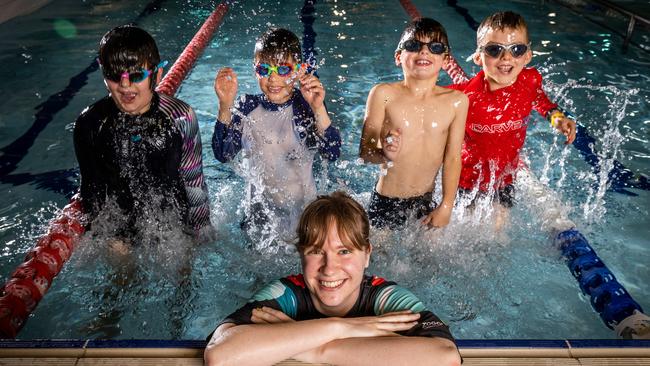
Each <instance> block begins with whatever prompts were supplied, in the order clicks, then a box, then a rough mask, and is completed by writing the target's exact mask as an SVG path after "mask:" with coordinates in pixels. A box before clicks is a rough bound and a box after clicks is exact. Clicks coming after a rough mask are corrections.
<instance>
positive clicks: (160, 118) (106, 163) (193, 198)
mask: <svg viewBox="0 0 650 366" xmlns="http://www.w3.org/2000/svg"><path fill="white" fill-rule="evenodd" d="M99 62H100V65H101V70H102V74H103V76H104V82H105V84H106V87H107V88H108V91H109V95H108V96H106V97H104V98H103V99H101V100H99V101H98V102H96V103H94V104H93V105H91V106H89V107H88V108H86V109H85V110H84V111H83V112H82V113H81V115H80V116H79V118H78V119H77V121H76V123H75V127H74V146H75V153H76V155H77V160H78V161H79V169H80V173H81V188H80V194H81V199H82V205H83V210H84V213H85V215H86V218H87V221H88V223H89V224H90V223H91V222H92V221H93V220H94V219H95V218H96V217H97V216H98V215H99V214H100V213H101V212H102V211H103V210H104V209H105V208H106V207H107V205H108V204H109V202H112V203H114V204H115V205H116V206H117V207H118V208H119V209H120V210H121V211H122V213H123V215H122V217H119V218H116V219H114V220H113V217H111V221H115V222H118V223H119V224H117V229H116V232H115V233H114V234H115V236H116V237H118V238H120V239H126V240H127V241H138V240H140V239H142V237H140V238H138V235H139V234H140V230H139V227H140V226H141V222H142V221H146V222H148V223H149V224H150V223H151V222H152V221H161V222H162V221H165V222H166V224H167V225H169V226H171V227H178V226H180V227H184V228H185V231H186V232H188V233H190V234H191V235H192V236H194V237H195V238H198V239H199V240H208V239H210V238H211V237H212V236H213V229H212V226H211V224H210V208H209V202H208V192H207V186H206V184H205V181H204V177H203V164H202V158H201V139H200V134H199V126H198V122H197V118H196V115H195V114H194V111H193V110H192V108H191V107H190V106H189V105H187V104H186V103H184V102H182V101H180V100H178V99H176V98H173V97H171V96H167V95H163V94H159V93H157V92H155V91H154V87H155V85H156V84H157V82H158V81H159V80H160V77H161V75H162V71H163V70H162V67H163V66H164V63H162V62H160V56H159V54H158V48H157V46H156V43H155V41H154V40H153V38H152V37H151V36H150V35H149V34H148V33H147V32H146V31H144V30H142V29H140V28H137V27H134V26H120V27H117V28H114V29H112V30H111V31H109V32H108V33H106V34H105V35H104V37H103V38H102V40H101V42H100V49H99ZM134 238H135V239H134Z"/></svg>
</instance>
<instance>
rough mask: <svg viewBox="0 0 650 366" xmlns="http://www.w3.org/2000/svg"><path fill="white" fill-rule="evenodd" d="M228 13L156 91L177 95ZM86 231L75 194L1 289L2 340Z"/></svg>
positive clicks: (216, 15)
mask: <svg viewBox="0 0 650 366" xmlns="http://www.w3.org/2000/svg"><path fill="white" fill-rule="evenodd" d="M227 11H228V4H227V2H226V3H221V4H219V5H218V6H217V7H216V9H215V10H214V11H213V12H212V14H210V16H209V17H208V18H207V19H206V20H205V22H204V23H203V25H202V26H201V28H200V29H199V30H198V32H197V33H196V34H195V35H194V37H193V38H192V40H191V41H190V42H189V43H188V44H187V46H186V47H185V49H184V50H183V52H182V53H181V55H180V56H179V57H178V59H177V60H176V62H174V65H173V66H172V67H171V68H170V70H169V72H168V73H167V75H166V76H165V77H164V78H163V80H162V81H161V83H160V84H159V85H158V87H157V88H156V91H158V92H159V93H163V94H167V95H174V94H175V93H176V91H177V90H178V87H179V86H180V84H181V83H182V82H183V80H184V79H185V77H186V76H187V74H188V73H189V71H190V70H191V69H192V66H193V65H194V63H195V62H196V60H197V59H198V57H199V55H201V53H202V52H203V50H204V49H205V47H206V46H207V45H208V42H209V41H210V39H211V38H212V35H213V34H214V32H215V31H216V30H217V29H218V28H219V25H220V24H221V22H222V20H223V18H224V16H225V14H226V13H227ZM84 231H85V230H84V225H83V212H82V205H81V198H80V197H79V195H78V194H76V195H75V196H74V197H72V199H71V200H70V203H69V204H68V205H67V206H65V207H64V208H63V209H62V210H61V212H59V213H58V215H57V216H56V217H55V218H54V219H53V220H52V221H51V222H50V223H49V225H48V228H47V232H46V234H45V235H43V236H42V237H41V238H39V239H38V241H37V242H36V245H35V246H34V248H33V249H32V250H30V251H29V252H28V253H27V256H26V257H25V260H24V261H23V263H22V264H21V265H19V266H18V268H16V270H15V271H14V272H13V273H12V274H11V275H10V276H9V279H8V280H7V282H6V283H5V284H4V286H2V288H1V291H0V338H16V336H17V335H18V332H20V330H21V329H22V327H23V326H24V325H25V322H26V320H27V318H28V317H29V315H30V314H31V313H32V312H33V311H34V309H36V306H37V305H38V303H39V302H40V301H41V299H42V298H43V296H45V293H46V292H47V290H48V289H49V288H50V286H51V285H52V281H53V279H54V277H56V276H57V275H58V274H59V273H60V272H61V270H62V269H63V266H64V264H65V263H66V262H67V261H68V259H70V257H71V256H72V252H73V251H74V249H75V246H76V245H77V243H78V242H79V239H80V238H81V236H82V235H83V234H84Z"/></svg>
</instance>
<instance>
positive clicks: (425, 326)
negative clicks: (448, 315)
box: [422, 321, 445, 329]
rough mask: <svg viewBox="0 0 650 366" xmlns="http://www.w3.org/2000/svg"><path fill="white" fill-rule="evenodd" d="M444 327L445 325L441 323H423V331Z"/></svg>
mask: <svg viewBox="0 0 650 366" xmlns="http://www.w3.org/2000/svg"><path fill="white" fill-rule="evenodd" d="M444 326H445V323H443V322H439V321H432V322H423V323H422V329H431V328H440V327H444Z"/></svg>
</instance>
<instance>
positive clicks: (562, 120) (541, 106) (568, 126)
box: [533, 69, 576, 144]
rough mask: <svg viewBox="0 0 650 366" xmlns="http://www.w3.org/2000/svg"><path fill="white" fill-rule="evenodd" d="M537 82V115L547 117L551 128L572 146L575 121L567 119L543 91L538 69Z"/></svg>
mask: <svg viewBox="0 0 650 366" xmlns="http://www.w3.org/2000/svg"><path fill="white" fill-rule="evenodd" d="M533 70H534V71H535V74H534V76H535V79H536V80H535V81H536V84H538V85H539V86H538V90H537V97H536V98H535V102H534V104H533V106H534V108H535V110H536V111H537V113H539V114H541V115H542V116H544V117H546V119H547V120H548V121H549V122H550V123H551V127H553V128H555V129H557V130H558V131H560V133H562V134H563V135H564V136H566V142H565V144H571V143H573V141H574V140H575V139H576V122H575V121H574V120H573V119H570V118H567V117H566V116H565V115H564V113H563V112H562V110H561V109H560V108H558V106H557V104H555V103H553V102H551V101H550V99H549V98H548V96H546V93H545V92H544V90H543V89H542V86H541V85H542V75H541V74H540V73H539V71H537V70H536V69H533Z"/></svg>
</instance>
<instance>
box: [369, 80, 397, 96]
mask: <svg viewBox="0 0 650 366" xmlns="http://www.w3.org/2000/svg"><path fill="white" fill-rule="evenodd" d="M401 87H402V83H400V82H399V81H396V82H393V83H379V84H376V85H375V86H373V87H372V89H371V91H370V92H371V93H372V94H382V95H386V94H395V93H398V92H399V91H400V90H401Z"/></svg>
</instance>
